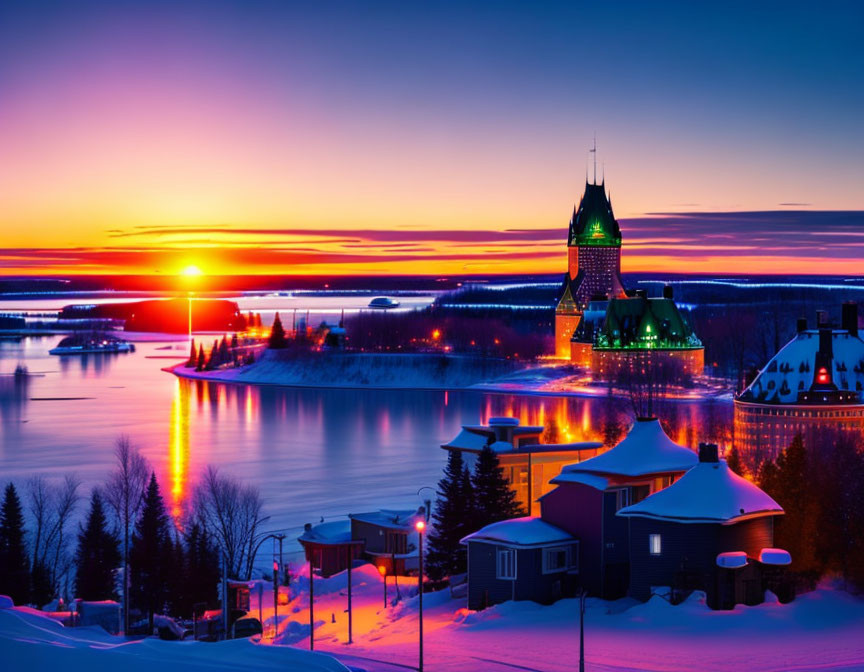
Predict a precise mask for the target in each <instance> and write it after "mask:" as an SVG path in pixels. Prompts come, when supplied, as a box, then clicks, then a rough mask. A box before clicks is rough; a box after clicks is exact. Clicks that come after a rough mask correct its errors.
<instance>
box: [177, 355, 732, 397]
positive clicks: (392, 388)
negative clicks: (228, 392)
mask: <svg viewBox="0 0 864 672" xmlns="http://www.w3.org/2000/svg"><path fill="white" fill-rule="evenodd" d="M385 356H386V355H385ZM161 370H162V371H164V372H166V373H171V374H173V375H174V376H176V377H178V378H182V379H183V380H191V381H204V382H208V383H221V384H226V385H238V386H245V385H252V386H257V387H285V388H291V389H310V390H354V391H356V390H370V391H379V392H380V391H385V392H387V391H389V392H410V391H417V392H479V393H485V394H501V395H522V396H532V397H565V398H581V399H597V398H599V397H602V396H605V395H607V394H608V389H606V388H599V387H598V388H587V387H581V388H577V389H570V390H561V389H556V390H552V389H541V388H538V387H530V386H527V385H526V386H520V385H514V384H513V382H512V381H503V380H502V381H501V382H500V383H495V382H489V381H484V382H479V383H473V384H471V385H372V384H352V383H349V382H343V383H325V382H321V383H319V384H310V383H306V382H279V381H256V380H242V379H238V378H236V377H228V376H223V375H219V374H220V373H226V372H228V371H231V372H234V371H240V369H222V370H221V371H219V370H216V371H195V370H190V369H188V368H187V367H186V366H185V362H181V363H178V364H175V365H174V366H166V367H163V368H162V369H161ZM532 370H536V369H532V368H530V367H528V368H525V369H521V370H519V371H517V372H515V373H514V374H510V375H518V374H519V373H523V372H528V371H532ZM506 377H507V376H504V378H506ZM612 394H613V396H614V397H616V398H618V399H626V398H627V395H626V394H623V393H620V392H618V391H613V393H612ZM664 401H670V402H675V403H684V404H687V403H705V402H711V401H714V402H719V403H729V404H731V403H732V394H731V392H722V393H718V394H700V395H698V396H670V397H665V398H664Z"/></svg>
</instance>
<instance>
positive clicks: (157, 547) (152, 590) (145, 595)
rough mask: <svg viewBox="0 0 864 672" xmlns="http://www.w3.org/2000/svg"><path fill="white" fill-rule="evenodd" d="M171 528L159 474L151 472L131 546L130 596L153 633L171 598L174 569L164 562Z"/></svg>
mask: <svg viewBox="0 0 864 672" xmlns="http://www.w3.org/2000/svg"><path fill="white" fill-rule="evenodd" d="M168 530H169V522H168V516H167V514H166V513H165V504H164V502H163V501H162V495H161V494H160V493H159V484H158V483H157V482H156V474H151V475H150V483H149V484H148V486H147V494H146V495H145V496H144V506H143V508H142V509H141V514H140V515H139V517H138V521H137V523H136V524H135V532H134V533H133V535H132V546H131V548H130V549H129V566H130V572H129V573H130V580H131V586H130V589H129V594H130V595H129V596H130V598H131V601H132V604H134V605H136V606H137V607H138V608H139V609H141V610H142V611H144V612H146V613H147V618H148V620H149V623H150V632H152V631H153V616H154V614H155V613H156V612H157V611H158V610H160V609H162V607H163V605H164V604H165V601H166V599H167V597H168V595H167V592H168V591H167V586H166V578H167V572H169V571H171V568H170V567H167V566H165V564H164V562H165V558H166V549H167V548H168V545H169V544H170V535H169V531H168Z"/></svg>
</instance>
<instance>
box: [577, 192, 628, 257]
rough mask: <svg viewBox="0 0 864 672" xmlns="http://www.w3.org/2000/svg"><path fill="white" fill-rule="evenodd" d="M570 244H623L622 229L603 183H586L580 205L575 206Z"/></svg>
mask: <svg viewBox="0 0 864 672" xmlns="http://www.w3.org/2000/svg"><path fill="white" fill-rule="evenodd" d="M567 244H568V245H571V246H575V245H592V246H607V245H609V246H617V245H621V229H620V227H619V226H618V222H617V221H615V215H614V214H612V203H611V202H610V201H609V199H608V198H607V196H606V187H605V185H603V184H587V183H586V184H585V193H584V194H583V195H582V200H581V201H579V207H578V208H573V216H572V218H571V219H570V235H569V237H568V242H567Z"/></svg>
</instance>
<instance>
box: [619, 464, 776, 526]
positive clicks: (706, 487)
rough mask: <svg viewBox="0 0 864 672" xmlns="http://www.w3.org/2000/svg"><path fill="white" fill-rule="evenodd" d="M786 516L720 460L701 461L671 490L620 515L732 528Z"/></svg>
mask: <svg viewBox="0 0 864 672" xmlns="http://www.w3.org/2000/svg"><path fill="white" fill-rule="evenodd" d="M782 513H783V509H782V508H781V507H780V505H779V504H778V503H777V502H775V501H774V500H773V499H772V498H771V497H769V496H768V495H767V494H766V493H765V492H763V491H762V490H761V489H760V488H759V487H758V486H756V485H755V484H753V483H751V482H750V481H748V480H747V479H746V478H743V477H741V476H739V475H738V474H736V473H735V472H734V471H732V470H731V469H730V468H729V467H728V466H727V464H726V461H725V460H718V461H717V462H699V463H698V464H697V465H696V466H695V467H693V468H692V469H691V470H690V471H688V472H687V473H686V474H684V475H683V476H682V477H681V478H679V479H678V480H677V481H675V482H674V483H673V484H672V485H670V486H669V487H668V488H664V489H663V490H660V491H658V492H655V493H654V494H653V495H650V496H649V497H646V498H645V499H643V500H642V501H641V502H638V503H637V504H633V505H632V506H627V507H625V508H623V509H621V510H620V511H618V513H617V515H619V516H624V517H628V516H637V517H642V518H652V519H654V520H667V521H672V522H678V523H720V524H722V525H731V524H734V523H737V522H740V521H742V520H747V519H749V518H759V517H762V516H776V515H779V514H782Z"/></svg>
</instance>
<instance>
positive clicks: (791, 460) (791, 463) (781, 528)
mask: <svg viewBox="0 0 864 672" xmlns="http://www.w3.org/2000/svg"><path fill="white" fill-rule="evenodd" d="M759 485H760V486H761V487H762V489H763V490H764V491H765V492H767V493H768V494H769V495H771V497H772V498H774V500H775V501H776V502H777V503H778V504H779V505H780V506H781V507H783V510H784V511H785V515H784V516H781V517H780V518H778V520H777V522H776V524H775V530H774V545H775V546H777V547H779V548H784V549H786V550H787V551H789V553H790V554H791V555H792V570H793V571H794V572H796V573H797V574H798V575H799V576H801V577H803V578H806V579H807V580H809V581H815V580H816V579H818V577H819V576H820V575H821V574H822V572H823V571H824V569H825V562H824V560H823V559H822V558H821V557H820V556H821V554H817V552H816V551H817V549H816V544H815V543H814V540H815V539H816V537H817V533H818V530H819V527H820V525H819V519H820V517H821V511H820V509H821V505H820V501H819V496H818V495H817V490H816V488H815V486H814V474H813V473H812V469H811V466H810V459H809V456H808V451H807V449H806V447H805V445H804V439H803V437H802V436H801V435H800V434H798V435H796V436H795V438H794V439H793V440H792V443H791V444H789V446H788V447H787V448H786V449H785V450H783V451H782V452H781V453H780V455H778V456H777V459H776V460H775V461H774V462H771V461H766V462H765V463H763V464H762V467H761V469H760V474H759Z"/></svg>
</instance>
